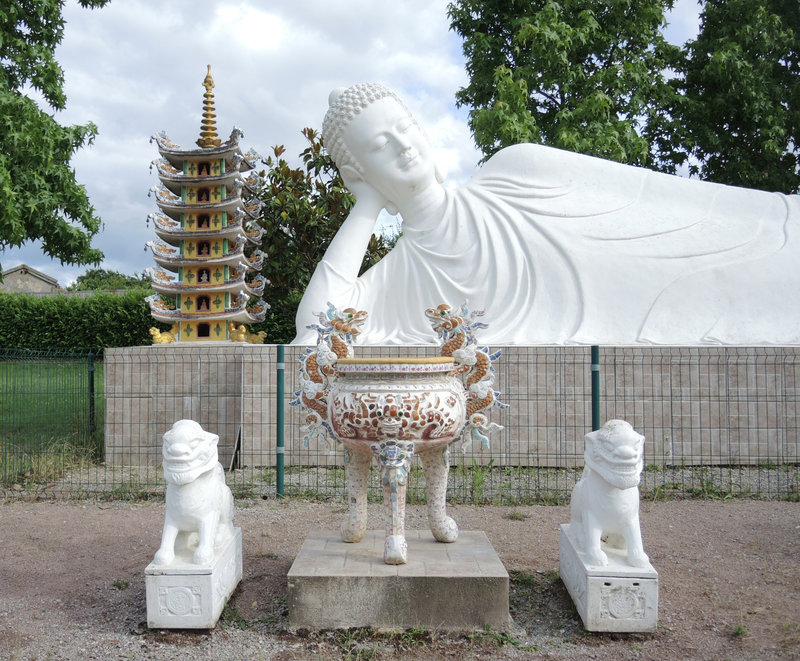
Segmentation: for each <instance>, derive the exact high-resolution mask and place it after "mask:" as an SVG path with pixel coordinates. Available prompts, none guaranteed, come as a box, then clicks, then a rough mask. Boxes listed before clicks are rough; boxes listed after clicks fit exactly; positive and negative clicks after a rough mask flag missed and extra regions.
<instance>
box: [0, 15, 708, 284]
mask: <svg viewBox="0 0 800 661" xmlns="http://www.w3.org/2000/svg"><path fill="white" fill-rule="evenodd" d="M447 3H448V0H403V2H395V1H393V0H292V1H291V2H270V3H266V2H258V1H257V0H251V1H248V0H170V2H155V1H154V0H112V2H111V3H110V4H108V5H107V6H106V7H105V8H103V9H98V10H93V11H92V10H88V9H83V8H81V7H80V6H79V5H78V3H77V1H76V0H67V2H66V4H65V8H64V16H65V18H66V21H67V25H66V29H65V35H64V40H63V42H62V43H61V45H60V47H59V48H58V51H57V53H56V55H57V59H58V61H59V62H60V64H61V65H62V67H63V68H64V72H65V78H66V84H65V91H66V93H67V110H66V111H64V112H62V113H59V115H58V121H59V122H60V123H62V124H82V123H85V122H87V121H92V122H94V123H95V124H97V126H98V128H99V135H98V137H97V140H96V141H95V143H94V145H93V146H91V147H88V148H85V149H83V150H81V151H80V152H79V153H78V154H77V155H76V157H75V159H74V161H73V165H74V167H75V170H76V172H77V176H78V181H79V182H80V183H82V184H83V185H85V186H86V188H87V190H88V192H89V196H90V198H91V200H92V204H93V205H94V207H95V209H96V210H97V213H98V214H99V215H100V217H101V218H102V219H103V221H104V224H105V227H104V229H103V231H102V233H101V234H100V235H99V236H98V237H96V239H95V245H96V246H97V247H98V248H100V249H101V250H102V251H103V252H104V253H105V261H104V262H103V263H102V264H101V266H102V267H103V268H107V269H112V270H116V271H121V272H123V273H128V274H131V273H134V272H142V271H143V270H144V269H145V268H146V267H148V266H151V265H152V264H153V261H152V258H151V257H150V252H149V251H146V252H145V250H144V244H145V242H147V241H148V240H150V239H153V238H154V237H155V235H154V233H153V231H152V225H151V226H150V227H149V228H148V226H147V225H146V222H145V221H146V218H147V215H148V214H149V213H151V212H153V211H155V210H156V205H155V202H154V200H153V198H150V197H148V195H147V192H148V190H149V188H150V187H151V186H153V185H154V184H156V183H157V178H156V176H155V174H153V173H151V172H150V167H149V166H150V162H151V161H152V160H153V159H154V158H156V157H157V156H158V153H157V151H156V148H155V145H154V144H151V143H150V141H149V139H150V136H151V135H152V134H153V133H155V132H157V131H161V130H164V131H166V133H167V135H168V136H169V137H170V138H171V139H172V140H173V141H174V142H177V143H178V144H180V145H182V146H184V147H191V146H193V145H194V141H195V140H196V139H197V138H198V137H199V132H200V118H201V112H202V101H203V91H204V90H203V87H202V81H203V78H204V77H205V74H206V65H207V64H211V66H212V74H213V76H214V81H215V84H216V87H215V89H214V94H215V101H216V112H217V127H218V131H219V134H220V137H222V138H223V139H225V138H227V136H228V134H229V132H230V130H231V129H232V128H233V127H234V126H237V127H239V128H240V129H242V131H243V132H244V139H243V140H242V141H241V144H242V146H243V147H244V149H245V150H247V149H249V148H251V147H252V148H253V149H255V150H256V151H258V152H259V153H261V154H263V155H267V154H268V153H270V151H271V148H272V147H273V146H274V145H279V144H282V145H285V146H286V148H287V154H286V156H287V157H289V160H290V162H293V163H295V164H296V163H298V159H297V155H298V154H299V153H300V151H302V149H303V148H304V146H305V139H304V138H303V137H302V135H301V133H300V132H301V130H302V129H303V128H304V127H307V126H310V127H313V128H316V129H318V128H319V127H320V126H321V125H322V117H323V116H324V114H325V110H326V107H327V98H328V94H329V92H330V90H331V89H333V88H334V87H338V86H346V85H350V84H353V83H356V82H367V81H378V82H382V83H384V84H386V85H388V86H389V87H391V88H392V89H394V90H395V91H397V92H398V93H399V94H400V96H401V97H403V99H404V100H405V101H406V103H407V105H408V106H409V107H410V108H411V110H412V112H414V114H415V115H416V116H417V118H418V119H419V121H420V123H421V124H422V125H423V126H424V127H425V129H426V132H427V134H428V137H429V138H430V140H431V142H432V143H433V145H434V148H435V149H436V151H437V157H438V161H439V165H440V169H441V170H442V172H443V173H444V175H445V177H446V178H447V179H448V181H449V182H452V183H463V182H464V181H466V179H468V178H469V176H470V175H471V174H472V173H473V172H474V170H475V166H476V164H477V162H478V160H479V158H480V156H479V153H478V152H477V151H476V150H475V148H474V146H473V143H472V139H471V136H470V133H469V129H468V127H467V114H466V111H465V110H463V109H462V110H459V109H457V108H456V107H455V102H454V97H455V93H456V91H457V90H458V89H459V88H460V87H462V86H464V85H466V84H467V82H468V81H467V75H466V72H465V70H464V58H463V55H462V53H461V40H460V38H459V37H458V36H457V35H456V34H454V33H453V32H451V31H450V30H449V22H448V19H447ZM675 5H676V6H675V9H674V10H673V12H672V15H671V16H670V28H669V31H668V36H669V38H670V40H671V41H673V42H674V43H683V42H684V41H686V39H688V38H690V37H692V36H694V34H695V33H696V30H697V1H696V0H677V2H676V3H675ZM267 249H268V247H267ZM20 263H25V264H28V265H29V266H32V267H33V268H35V269H38V270H40V271H43V272H45V273H47V274H48V275H51V276H53V277H55V278H57V279H58V280H59V282H60V284H61V285H62V286H66V285H68V284H69V283H70V282H72V281H74V280H75V278H76V277H77V276H78V275H79V274H81V273H83V272H84V271H85V270H86V267H73V266H69V265H63V266H62V265H61V264H60V263H59V262H58V261H53V260H50V259H49V258H47V257H45V256H44V255H43V254H42V252H41V250H40V247H39V245H38V244H36V243H29V244H26V245H25V246H23V248H21V249H19V250H8V251H5V252H3V251H0V264H2V268H3V270H6V269H9V268H12V267H13V266H16V265H18V264H20Z"/></svg>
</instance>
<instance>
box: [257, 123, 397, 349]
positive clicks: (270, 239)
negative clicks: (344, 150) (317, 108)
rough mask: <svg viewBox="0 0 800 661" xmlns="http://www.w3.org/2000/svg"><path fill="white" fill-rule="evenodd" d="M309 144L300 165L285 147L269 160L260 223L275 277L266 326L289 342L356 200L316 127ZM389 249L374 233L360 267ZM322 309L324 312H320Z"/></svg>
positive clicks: (267, 271) (308, 133)
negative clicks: (291, 160)
mask: <svg viewBox="0 0 800 661" xmlns="http://www.w3.org/2000/svg"><path fill="white" fill-rule="evenodd" d="M303 135H304V136H305V138H306V139H307V140H308V142H309V146H308V147H307V148H306V149H305V150H303V152H302V153H301V154H300V158H301V160H302V162H303V165H302V166H301V167H292V166H290V165H289V163H288V162H287V161H286V160H285V159H284V158H283V154H284V153H285V151H286V150H285V149H284V147H282V146H277V147H274V148H273V155H272V156H269V157H268V158H266V159H265V161H264V163H265V165H266V166H267V170H266V171H265V172H264V173H262V174H263V175H264V177H265V184H264V187H263V189H262V190H261V192H260V195H261V199H262V202H263V205H262V210H261V219H260V221H259V222H260V224H261V226H262V227H264V229H265V232H264V238H263V246H264V251H265V252H266V253H267V254H268V257H267V259H266V260H264V267H263V269H262V275H264V277H266V278H267V279H268V280H269V281H270V285H269V286H268V288H267V292H266V294H265V297H264V298H265V299H266V300H267V301H268V302H269V304H270V306H271V308H270V310H269V312H268V313H267V319H266V320H265V322H264V323H263V324H258V325H254V326H253V330H255V331H257V330H265V331H266V332H267V341H268V342H290V341H291V340H292V339H293V338H294V336H295V325H294V324H295V314H296V312H297V306H298V305H299V304H300V299H301V298H302V296H303V292H304V291H305V288H306V285H308V281H309V280H310V279H311V274H312V273H313V272H314V269H315V268H316V266H317V263H318V262H319V261H320V260H321V259H322V256H323V255H324V254H325V250H326V249H327V248H328V245H329V244H330V242H331V239H333V237H334V235H335V234H336V232H337V231H338V229H339V227H340V226H341V224H342V223H343V222H344V219H345V218H346V217H347V214H348V213H349V212H350V209H352V207H353V204H354V199H353V197H352V196H351V195H350V193H349V192H348V191H347V189H346V188H345V186H344V183H343V182H342V179H341V177H340V176H339V173H338V170H337V169H336V166H335V165H334V163H333V161H332V159H331V158H330V156H328V154H327V153H325V152H324V150H323V148H322V140H321V138H320V137H319V135H318V134H317V132H316V131H314V130H313V129H310V128H306V129H303ZM387 252H388V247H387V245H386V243H385V241H384V239H383V237H377V236H373V237H372V239H370V242H369V246H368V248H367V254H366V255H365V256H364V262H363V264H362V267H361V270H362V272H363V271H365V270H366V269H367V268H369V267H370V266H372V265H373V264H375V263H376V262H377V261H378V260H379V259H380V258H381V257H383V256H384V255H385V254H386V253H387ZM320 312H322V310H320Z"/></svg>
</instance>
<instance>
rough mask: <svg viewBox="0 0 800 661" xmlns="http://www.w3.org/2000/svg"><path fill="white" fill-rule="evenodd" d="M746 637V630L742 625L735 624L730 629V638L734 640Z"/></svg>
mask: <svg viewBox="0 0 800 661" xmlns="http://www.w3.org/2000/svg"><path fill="white" fill-rule="evenodd" d="M746 635H747V628H746V627H745V626H744V625H743V624H737V625H736V626H735V627H733V629H731V636H733V637H734V638H743V637H744V636H746Z"/></svg>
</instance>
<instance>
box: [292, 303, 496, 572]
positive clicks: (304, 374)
mask: <svg viewBox="0 0 800 661" xmlns="http://www.w3.org/2000/svg"><path fill="white" fill-rule="evenodd" d="M462 312H463V313H464V316H458V315H455V314H453V312H452V309H451V308H450V306H446V305H443V306H439V308H433V309H431V310H429V311H428V314H429V316H431V318H432V320H435V321H436V322H437V323H435V324H434V328H435V329H436V330H437V332H438V333H439V336H440V338H441V339H442V341H443V348H442V353H443V354H444V355H442V356H437V357H431V358H354V357H353V356H352V339H353V337H354V336H355V335H358V334H359V333H360V332H361V331H360V328H361V326H362V325H363V323H364V322H365V321H366V313H365V312H358V311H355V310H350V309H348V310H344V311H341V312H340V311H338V310H337V309H336V308H335V307H334V306H333V305H331V304H329V310H328V313H327V314H325V315H320V320H321V322H322V323H323V325H321V326H316V327H315V328H316V329H317V331H318V333H319V342H318V345H317V349H316V351H311V350H309V352H308V353H307V354H306V355H305V356H303V357H302V358H301V363H302V367H301V371H300V384H301V390H300V391H298V393H297V394H298V399H297V400H296V402H295V403H297V404H303V405H304V407H305V408H306V410H307V418H306V422H307V423H308V424H307V425H306V427H305V430H306V431H307V432H308V434H307V438H312V437H315V436H316V437H323V438H324V437H326V436H327V435H328V434H330V435H332V436H333V438H334V439H335V442H336V443H337V444H341V446H343V447H344V450H345V454H346V458H345V473H346V476H347V492H348V496H349V500H350V511H349V513H348V516H347V518H346V519H345V521H344V522H343V523H342V527H341V532H342V539H343V540H344V541H346V542H358V541H360V540H361V538H362V537H363V536H364V533H365V532H366V526H367V483H368V478H369V468H370V465H371V464H372V461H373V459H374V460H376V461H377V463H378V464H379V466H380V470H381V483H382V485H383V494H384V507H385V513H386V543H385V546H384V561H385V562H386V563H388V564H402V563H404V562H406V558H407V548H406V540H405V501H406V488H407V478H408V473H409V470H410V464H411V461H412V459H413V458H414V456H415V455H418V456H419V458H420V461H421V462H422V467H423V471H424V474H425V486H426V492H427V500H428V524H429V526H430V529H431V532H432V533H433V536H434V537H435V538H436V540H437V541H439V542H453V541H455V540H456V538H457V537H458V526H457V525H456V522H455V521H454V520H453V519H452V518H451V517H449V516H447V513H446V502H445V496H446V492H447V475H448V472H449V469H450V463H449V458H448V452H449V447H450V445H451V444H452V443H453V442H454V441H456V440H457V439H458V438H460V437H461V436H462V435H463V434H465V433H469V434H470V436H469V437H468V438H470V437H475V438H480V439H481V440H482V441H484V442H485V443H486V442H488V439H487V437H486V435H485V432H488V431H491V430H492V429H498V428H500V427H499V425H493V424H490V423H489V422H488V420H487V418H486V416H485V415H484V414H483V411H485V410H486V409H487V408H488V407H491V406H492V405H494V404H498V402H497V401H496V398H495V393H494V391H493V390H492V389H491V385H492V383H493V380H494V377H493V372H492V370H491V361H492V360H493V359H494V358H496V357H497V355H499V354H497V355H494V356H490V355H489V354H488V351H487V350H485V349H484V350H478V349H477V348H476V345H475V342H474V338H473V337H472V330H473V329H474V328H477V327H485V324H476V323H472V324H470V323H467V321H468V320H471V319H472V317H471V316H470V317H467V316H466V315H467V314H468V312H467V310H466V309H465V308H462ZM442 322H444V326H446V327H447V328H446V329H445V330H443V326H442ZM459 351H460V353H459ZM454 354H455V355H454ZM476 356H479V357H476ZM476 369H477V370H478V372H477V373H476Z"/></svg>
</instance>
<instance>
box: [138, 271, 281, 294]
mask: <svg viewBox="0 0 800 661" xmlns="http://www.w3.org/2000/svg"><path fill="white" fill-rule="evenodd" d="M145 272H146V273H147V275H149V276H150V278H151V279H152V281H153V282H152V284H153V289H155V290H156V291H157V292H159V293H163V294H185V293H191V292H198V293H199V292H203V291H227V292H236V293H237V294H238V293H241V292H242V291H244V292H246V293H247V294H249V295H250V296H261V294H263V293H264V289H265V287H266V286H267V279H266V278H265V277H264V276H263V275H261V274H258V275H256V277H255V278H254V279H253V280H251V281H250V282H247V281H246V280H245V273H244V272H243V271H236V272H235V277H233V278H230V279H228V280H227V281H225V282H223V283H221V284H218V283H211V282H195V283H192V284H188V283H186V282H181V281H179V280H178V279H177V278H175V277H174V276H172V275H170V274H169V273H167V272H166V271H162V270H160V269H158V270H157V269H154V268H152V267H150V268H147V269H145Z"/></svg>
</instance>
